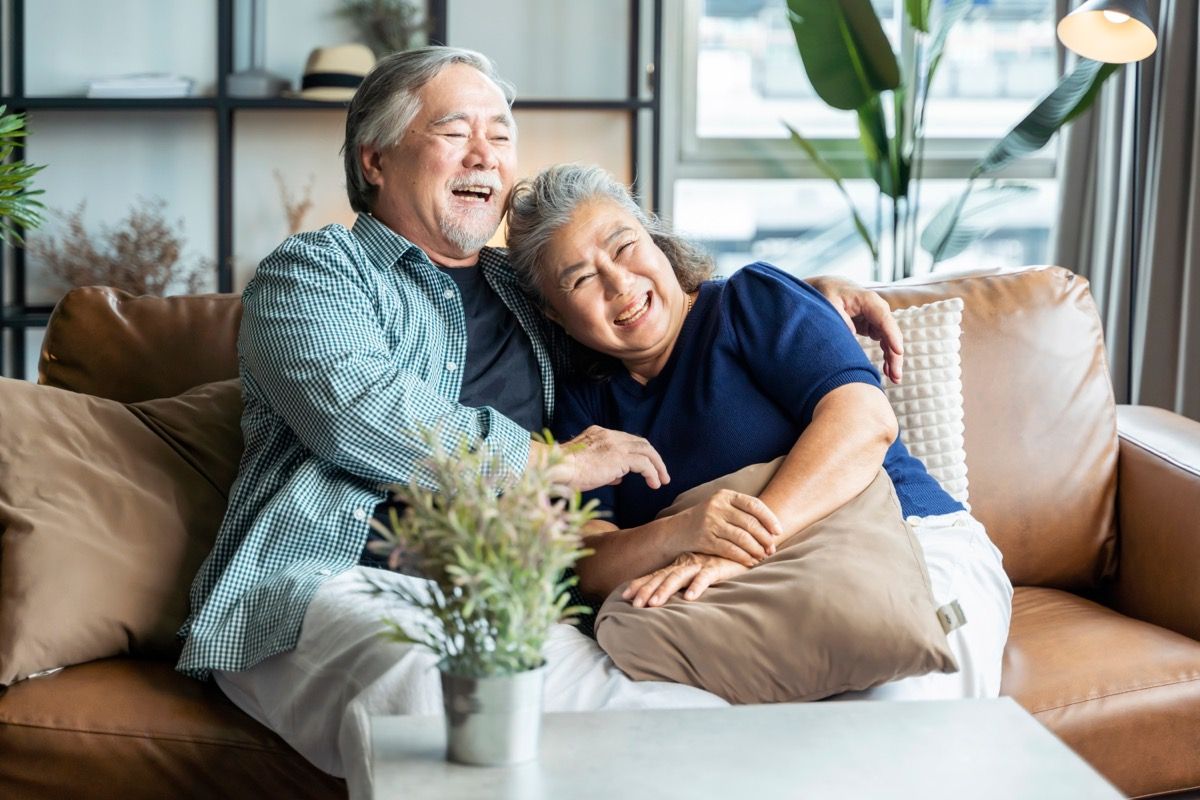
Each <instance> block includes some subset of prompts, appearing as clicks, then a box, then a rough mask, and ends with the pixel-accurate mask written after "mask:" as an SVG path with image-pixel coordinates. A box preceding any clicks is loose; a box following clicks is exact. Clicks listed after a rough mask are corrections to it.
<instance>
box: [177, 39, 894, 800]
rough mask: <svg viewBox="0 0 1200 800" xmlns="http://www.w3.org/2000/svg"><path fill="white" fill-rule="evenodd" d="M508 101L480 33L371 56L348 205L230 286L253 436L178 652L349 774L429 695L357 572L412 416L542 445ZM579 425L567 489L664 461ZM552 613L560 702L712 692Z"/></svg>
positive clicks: (507, 441)
mask: <svg viewBox="0 0 1200 800" xmlns="http://www.w3.org/2000/svg"><path fill="white" fill-rule="evenodd" d="M511 100H512V94H511V91H510V90H509V88H508V87H507V85H506V84H504V83H503V82H502V81H500V80H499V79H498V78H497V76H496V75H495V72H494V70H493V68H492V65H491V63H490V62H489V61H488V60H487V59H486V58H484V57H483V56H481V55H479V54H477V53H473V52H470V51H463V50H455V49H450V48H426V49H423V50H417V51H412V52H407V53H400V54H396V55H393V56H389V57H388V58H385V59H383V60H382V61H381V62H380V63H379V64H378V66H377V67H376V68H375V69H374V70H373V71H372V72H371V74H370V75H368V76H367V78H366V79H365V80H364V81H363V83H362V85H361V87H360V88H359V90H358V92H357V93H356V95H355V97H354V99H353V100H352V102H351V104H350V109H349V112H348V116H347V121H346V140H345V145H344V154H345V166H346V183H347V191H348V193H349V196H350V204H351V206H352V207H353V208H354V210H355V211H357V212H359V217H358V219H357V221H356V222H355V224H354V227H353V228H352V229H346V228H344V227H341V226H338V225H331V226H329V227H326V228H324V229H322V230H320V231H317V232H313V233H305V234H300V235H298V236H293V237H291V238H289V239H288V240H287V241H285V242H284V243H283V244H282V245H281V246H280V247H279V248H278V249H277V250H276V251H275V252H274V253H272V254H271V255H270V256H268V257H267V258H266V259H265V260H264V261H263V262H262V264H261V266H260V267H259V269H258V273H257V275H256V277H255V278H254V280H253V281H251V283H250V285H249V286H248V287H247V288H246V292H245V295H244V298H243V299H244V305H245V314H244V318H243V321H242V329H241V333H240V336H239V340H238V348H239V361H240V370H241V378H242V384H243V393H244V397H245V412H244V416H243V419H242V430H243V434H244V437H245V445H246V448H245V454H244V455H243V458H242V463H241V469H240V471H239V474H238V478H237V481H236V482H235V484H234V487H233V489H232V491H231V494H230V500H229V508H228V511H227V514H226V517H225V521H224V524H223V525H222V528H221V531H220V533H219V535H218V538H217V542H216V545H215V547H214V549H213V551H212V553H211V554H210V555H209V557H208V559H207V561H206V562H205V563H204V565H203V567H202V568H201V570H200V573H199V574H198V575H197V577H196V580H195V583H194V585H193V587H192V591H191V615H190V617H189V619H188V620H187V622H186V623H185V625H184V627H183V629H182V631H181V635H182V636H184V637H185V638H186V641H185V645H184V649H183V654H182V656H181V658H180V661H179V665H178V669H179V670H181V671H183V672H185V673H187V674H189V675H193V676H195V677H198V678H207V677H209V676H212V677H213V678H215V680H216V682H217V684H218V685H219V686H220V687H221V689H222V690H223V691H224V692H225V693H226V694H227V695H228V696H229V697H230V698H231V699H232V700H233V701H234V702H235V703H237V704H238V705H239V706H240V707H241V708H243V709H244V710H246V711H247V712H248V713H249V714H251V715H252V716H254V717H255V718H257V719H258V720H260V721H261V722H263V723H264V724H266V725H267V726H268V727H271V728H272V729H274V730H276V731H277V732H278V733H280V735H282V736H283V737H284V739H286V740H287V741H288V742H289V743H290V744H292V746H294V747H295V748H296V749H297V750H299V751H300V752H301V753H302V754H303V755H304V756H305V757H306V758H308V759H309V760H310V761H312V762H313V763H314V764H316V765H317V766H318V767H320V768H321V769H324V770H326V771H328V772H330V773H332V774H335V775H347V776H348V777H349V778H350V785H351V789H352V791H354V792H359V791H362V790H363V789H364V787H365V786H366V785H367V784H366V781H367V775H366V772H367V771H366V764H367V761H366V754H365V743H366V730H367V729H366V726H367V721H368V718H369V715H370V714H373V713H437V712H438V711H440V705H439V704H440V694H439V691H438V688H437V677H436V672H435V671H433V670H432V669H430V667H431V664H432V657H431V656H430V654H428V653H425V652H423V651H421V650H420V649H419V648H415V647H412V646H409V645H401V644H397V643H394V642H388V641H385V640H383V639H382V638H380V637H379V636H378V635H377V633H378V630H379V620H380V618H381V617H382V616H383V615H384V613H385V610H382V609H381V608H380V607H379V606H378V603H379V602H382V601H381V600H380V599H379V598H376V597H371V596H368V595H366V594H364V593H362V592H361V590H360V585H359V583H358V580H359V578H360V576H361V572H362V570H364V569H368V568H369V566H364V564H367V565H369V564H370V563H371V561H370V557H369V556H367V555H364V544H365V542H366V540H367V538H368V525H367V519H368V517H369V516H370V515H371V514H372V513H373V512H374V511H375V509H376V507H377V505H378V504H380V503H381V501H382V500H383V499H384V497H383V492H382V490H380V489H379V488H378V487H379V486H380V485H381V484H387V483H399V482H407V481H409V480H410V479H411V478H412V477H413V476H414V474H416V475H418V476H419V475H420V471H419V470H418V469H417V466H418V464H419V463H420V461H421V460H422V458H423V457H424V456H425V455H426V446H425V445H424V443H423V442H422V441H421V439H420V438H419V435H418V434H419V431H420V429H421V428H423V427H425V426H428V425H430V424H433V423H435V422H436V423H437V424H438V425H439V426H440V427H441V430H442V431H443V433H444V434H449V435H451V436H454V437H469V438H470V440H472V441H479V440H482V441H485V442H487V443H488V445H489V446H490V447H491V448H493V449H494V450H495V452H497V453H498V454H499V455H500V457H501V459H502V461H503V462H504V466H505V467H506V468H507V469H511V470H518V471H519V470H522V469H524V468H525V467H526V465H527V464H529V463H531V462H532V461H533V460H535V459H538V458H540V457H541V456H542V452H541V449H542V448H543V447H544V445H542V444H540V443H537V442H533V441H531V438H530V435H529V431H530V430H540V429H541V428H542V426H543V424H544V422H545V421H546V420H547V419H549V418H550V417H551V416H552V414H553V412H554V374H553V370H552V350H553V349H554V348H553V347H552V346H551V342H552V341H553V337H554V336H555V335H556V334H555V333H554V332H553V331H552V330H550V328H549V323H547V322H545V321H544V320H543V319H542V318H541V316H540V315H539V314H538V313H537V311H536V310H535V309H534V307H533V306H532V305H531V304H530V302H529V301H528V300H527V299H526V298H525V297H524V296H523V295H522V294H521V293H520V291H519V290H518V288H517V284H516V279H515V276H514V275H513V273H512V272H511V271H510V269H509V267H508V264H507V262H506V258H505V253H504V252H503V251H500V250H494V249H490V248H486V247H484V244H485V243H486V242H487V241H488V239H489V238H490V237H491V236H492V235H493V234H494V233H495V231H496V228H497V225H498V224H499V221H500V217H501V213H502V210H503V207H504V203H505V200H506V197H507V195H508V192H509V189H510V188H511V186H512V183H513V180H514V172H515V168H516V147H515V139H516V126H515V124H514V122H513V118H512V114H511V112H510V104H511ZM835 288H838V289H840V290H841V291H843V292H848V294H847V296H846V297H843V298H841V300H840V301H838V300H837V298H835V302H840V304H841V305H842V306H843V308H844V309H845V310H846V311H847V313H848V315H849V316H854V315H856V314H857V313H858V312H860V311H869V310H872V309H873V310H874V313H873V314H870V313H868V314H867V316H870V317H873V319H871V320H870V321H869V322H865V323H864V325H867V326H874V327H875V328H876V329H886V328H887V326H889V325H891V324H892V322H891V319H890V317H889V316H888V314H887V312H886V306H883V305H882V301H880V300H879V299H878V298H877V297H875V296H874V295H873V293H869V292H856V291H855V290H854V287H849V288H847V286H846V285H844V284H835ZM881 309H882V311H881ZM848 318H849V317H848ZM897 339H898V337H893V341H896V340H897ZM894 349H895V351H896V352H897V353H898V347H897V348H894ZM577 444H579V445H580V447H578V448H576V449H575V450H574V451H573V454H572V455H571V456H570V459H569V464H570V472H571V481H570V482H571V483H572V484H573V485H575V486H577V487H579V488H581V489H588V488H592V487H596V486H600V485H604V484H608V483H611V482H614V481H617V480H619V479H620V478H621V477H622V476H624V475H626V474H629V473H638V474H640V475H641V476H642V477H644V478H645V480H646V481H647V482H648V483H649V484H650V485H651V486H654V487H658V486H660V485H661V484H663V483H666V482H667V481H668V480H669V475H668V474H667V470H666V468H665V467H664V465H663V464H662V462H661V460H660V459H659V457H658V454H657V453H656V452H655V451H654V450H653V448H652V447H650V445H649V444H648V443H647V442H645V441H644V440H642V439H640V438H637V437H634V436H630V435H627V434H624V433H620V432H617V431H607V430H602V429H591V430H590V431H589V432H588V433H587V434H585V436H583V437H581V438H580V440H579V441H578V442H577ZM380 574H381V575H383V574H384V573H380ZM400 613H403V612H400ZM558 628H559V629H557V630H556V631H555V632H554V634H553V636H552V638H551V641H550V643H549V646H548V652H547V660H548V676H547V683H546V703H547V707H548V708H550V709H552V710H572V709H582V708H597V707H631V706H648V705H672V706H680V705H700V704H710V703H717V702H720V701H717V700H716V699H715V698H713V697H712V696H711V695H708V694H707V693H704V692H701V691H699V690H695V689H691V688H688V687H682V686H674V685H664V684H635V683H633V682H631V681H629V680H628V679H626V678H625V677H624V676H622V675H621V674H620V673H619V672H618V671H616V670H615V668H614V667H613V666H612V665H611V662H609V661H608V660H607V658H606V657H605V656H604V655H603V654H602V653H601V652H600V651H599V649H598V648H597V647H596V646H595V644H594V643H593V642H591V641H590V640H588V639H586V638H585V637H583V636H582V635H581V634H579V633H578V632H577V631H575V630H574V629H572V628H569V627H567V626H558Z"/></svg>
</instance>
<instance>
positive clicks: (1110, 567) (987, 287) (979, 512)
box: [880, 267, 1117, 588]
mask: <svg viewBox="0 0 1200 800" xmlns="http://www.w3.org/2000/svg"><path fill="white" fill-rule="evenodd" d="M880 293H881V294H882V295H883V296H884V298H885V299H886V300H887V301H888V303H890V304H891V305H892V306H893V307H894V308H903V307H906V306H912V305H920V304H923V303H930V302H933V301H935V300H941V299H944V298H947V297H961V298H962V299H963V319H962V329H963V335H962V375H963V378H962V380H963V393H964V397H963V405H964V409H963V413H964V424H965V426H966V431H965V434H964V440H965V445H966V451H967V469H968V472H969V474H970V476H971V506H972V513H973V514H974V515H975V516H976V517H977V518H978V519H979V520H980V521H981V522H983V524H984V525H985V526H987V530H988V535H989V536H991V538H992V541H994V542H995V543H996V546H997V547H999V548H1000V550H1001V551H1002V552H1003V553H1004V568H1005V570H1006V571H1007V572H1008V575H1009V577H1010V578H1012V581H1013V583H1014V584H1017V585H1027V586H1028V585H1032V586H1055V587H1058V588H1081V587H1091V586H1095V585H1097V584H1098V582H1099V580H1100V578H1101V577H1105V576H1110V575H1111V574H1112V573H1113V572H1114V571H1115V568H1116V533H1115V525H1114V519H1115V508H1116V504H1115V495H1116V477H1117V423H1116V410H1115V406H1114V404H1113V396H1112V384H1111V382H1110V380H1109V375H1108V363H1107V360H1106V357H1105V353H1104V339H1103V335H1102V332H1101V326H1100V317H1099V315H1097V313H1096V307H1095V304H1094V303H1093V302H1092V297H1091V295H1090V293H1089V292H1088V282H1087V281H1086V280H1084V279H1083V278H1081V277H1079V276H1077V275H1073V274H1072V273H1070V272H1068V271H1067V270H1065V269H1061V268H1059V267H1042V268H1035V269H1025V270H1019V271H1012V272H998V271H995V270H993V271H990V272H985V273H979V274H971V275H966V276H963V275H954V276H935V277H932V278H929V279H926V280H925V281H924V282H922V283H918V284H900V285H894V286H887V287H884V288H882V289H881V290H880ZM1051 532H1052V535H1049V534H1050V533H1051Z"/></svg>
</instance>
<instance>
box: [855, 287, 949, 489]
mask: <svg viewBox="0 0 1200 800" xmlns="http://www.w3.org/2000/svg"><path fill="white" fill-rule="evenodd" d="M962 310H963V302H962V300H961V299H959V298H957V297H951V298H949V299H946V300H939V301H937V302H936V303H928V304H926V305H923V306H913V307H911V308H897V309H895V312H896V325H897V326H899V328H900V333H901V334H903V335H904V379H903V380H902V381H901V382H900V383H892V382H891V381H890V380H887V379H886V378H885V379H884V381H883V393H884V394H885V395H887V399H888V403H890V404H891V406H892V411H894V412H895V413H896V422H898V423H899V424H900V439H901V441H903V442H904V446H905V447H906V448H908V452H909V453H911V454H912V455H913V456H914V457H915V458H917V459H919V460H920V462H921V463H922V464H924V465H925V469H926V470H928V472H929V474H930V475H932V476H933V477H934V478H935V479H936V480H937V482H938V483H940V484H941V485H942V488H943V489H945V490H946V494H948V495H950V496H951V497H953V498H954V499H955V500H957V501H958V502H960V503H962V504H963V505H964V506H965V507H966V509H967V510H968V511H970V510H971V503H970V500H969V498H968V496H967V495H968V492H967V454H966V452H965V451H964V450H963V394H962V359H961V358H960V357H959V350H960V347H961V345H960V344H959V340H960V339H962ZM858 343H859V344H860V345H862V348H863V352H865V353H866V354H867V358H869V359H871V363H872V364H874V365H875V369H877V370H879V372H880V374H881V375H882V374H883V348H881V347H880V346H879V342H876V341H872V340H871V339H869V338H868V337H866V336H859V337H858Z"/></svg>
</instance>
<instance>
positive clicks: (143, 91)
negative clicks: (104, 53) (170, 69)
mask: <svg viewBox="0 0 1200 800" xmlns="http://www.w3.org/2000/svg"><path fill="white" fill-rule="evenodd" d="M193 83H194V82H193V81H192V79H191V78H184V77H181V76H179V75H169V74H167V73H165V72H155V73H143V74H140V75H121V76H118V77H115V78H97V79H96V80H91V81H88V84H87V96H88V97H97V98H111V97H188V96H190V95H191V93H192V86H193Z"/></svg>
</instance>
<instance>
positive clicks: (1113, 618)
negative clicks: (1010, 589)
mask: <svg viewBox="0 0 1200 800" xmlns="http://www.w3.org/2000/svg"><path fill="white" fill-rule="evenodd" d="M1000 691H1001V693H1002V694H1006V695H1011V696H1012V697H1013V698H1014V699H1015V700H1016V701H1017V702H1019V703H1020V704H1021V705H1022V706H1024V707H1025V708H1026V709H1027V710H1028V711H1029V712H1030V713H1031V714H1033V715H1034V716H1035V717H1037V719H1038V721H1040V722H1041V723H1042V724H1044V725H1045V726H1046V727H1048V728H1049V729H1050V730H1052V731H1054V733H1056V734H1057V735H1058V736H1059V737H1061V738H1062V740H1063V741H1064V742H1066V743H1067V744H1068V745H1070V746H1071V748H1072V749H1073V750H1075V752H1077V753H1079V755H1081V756H1082V757H1083V758H1085V759H1086V760H1087V761H1089V762H1091V764H1092V766H1094V767H1095V768H1096V769H1097V770H1098V771H1099V772H1100V773H1101V774H1103V775H1104V776H1105V777H1106V778H1108V779H1109V780H1110V781H1112V782H1113V783H1114V784H1115V785H1116V786H1117V788H1118V789H1120V790H1121V791H1122V792H1124V793H1126V794H1127V795H1130V796H1141V795H1149V794H1159V793H1166V792H1173V791H1179V790H1182V789H1194V788H1196V787H1200V725H1198V724H1197V720H1200V642H1197V641H1194V640H1192V639H1189V638H1187V637H1186V636H1181V635H1179V634H1177V633H1173V632H1171V631H1168V630H1166V629H1165V628H1160V627H1158V626H1156V625H1151V624H1149V623H1146V622H1140V621H1138V620H1135V619H1131V618H1129V617H1126V616H1122V615H1121V614H1118V613H1117V612H1115V611H1112V610H1111V609H1107V608H1105V607H1103V606H1100V605H1097V604H1096V603H1092V602H1090V601H1088V600H1084V599H1083V598H1080V597H1077V596H1075V595H1072V594H1068V593H1066V592H1061V591H1057V590H1055V589H1044V588H1034V587H1029V588H1018V589H1017V590H1016V593H1015V595H1014V596H1013V616H1012V628H1011V630H1010V632H1009V636H1008V646H1007V647H1006V648H1005V651H1004V672H1003V679H1002V682H1001V687H1000Z"/></svg>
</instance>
